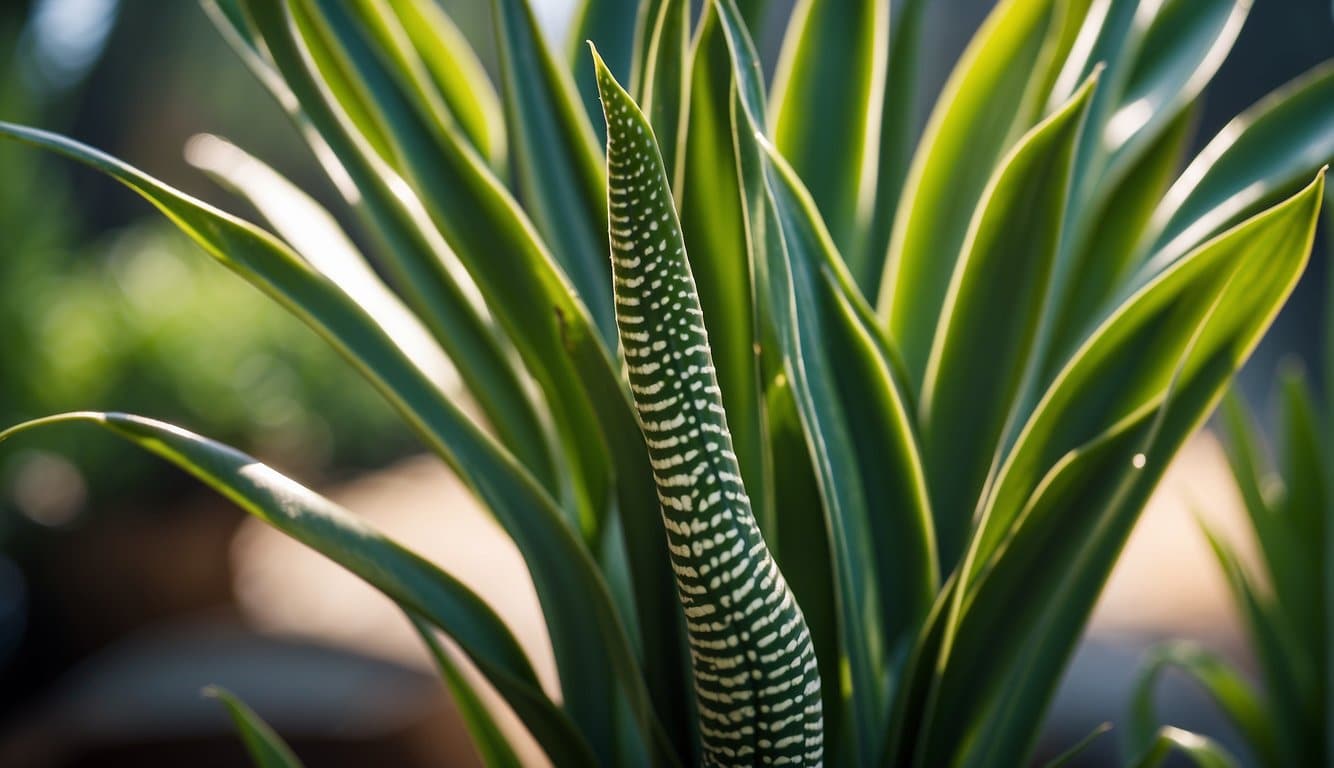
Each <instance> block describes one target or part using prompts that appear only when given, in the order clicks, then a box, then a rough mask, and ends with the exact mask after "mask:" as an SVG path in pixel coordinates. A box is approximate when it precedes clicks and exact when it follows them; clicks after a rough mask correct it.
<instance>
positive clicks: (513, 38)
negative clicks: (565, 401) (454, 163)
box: [491, 0, 634, 348]
mask: <svg viewBox="0 0 1334 768" xmlns="http://www.w3.org/2000/svg"><path fill="white" fill-rule="evenodd" d="M615 5H616V6H618V7H624V6H632V5H633V3H632V2H630V0H616V3H615ZM491 7H492V12H493V16H494V18H495V23H496V34H497V40H498V47H499V51H500V69H501V83H502V85H503V88H502V89H501V90H502V93H503V95H504V99H505V117H506V121H507V123H508V125H509V127H510V133H509V138H510V165H511V167H512V168H513V170H514V175H515V177H516V178H517V179H518V193H519V199H520V200H521V201H522V202H523V206H524V210H525V211H527V213H528V215H529V216H530V217H532V220H533V223H534V224H535V225H536V226H537V230H538V232H540V233H541V234H542V237H543V238H544V239H545V241H546V245H547V247H548V248H550V249H551V252H552V254H553V255H554V256H555V257H556V260H557V261H558V262H559V263H560V265H561V267H562V268H563V269H564V271H565V274H566V275H568V276H569V279H570V282H571V283H573V284H574V287H575V290H576V291H577V292H578V294H579V297H580V298H582V299H583V302H584V305H585V306H586V307H587V308H588V310H589V312H590V313H591V314H592V317H593V320H594V322H595V323H596V325H597V329H598V331H599V333H600V334H601V337H602V340H603V341H604V342H605V343H606V344H607V346H608V347H609V348H614V346H615V339H616V330H615V327H614V322H613V312H612V305H611V271H610V268H609V267H608V266H607V232H606V230H605V229H604V227H603V222H604V221H606V219H607V208H606V204H607V201H606V198H605V194H604V189H605V187H606V179H605V178H604V176H603V168H602V153H601V152H600V151H599V149H598V138H597V134H596V133H594V132H593V125H592V123H591V122H590V121H589V116H588V113H587V112H586V111H585V110H584V109H582V108H581V106H580V104H579V101H578V96H577V95H576V93H575V89H574V82H573V81H572V80H571V78H570V74H569V72H568V71H567V70H566V68H565V67H563V66H560V65H558V64H557V60H556V58H555V56H553V55H552V53H551V51H550V49H549V48H548V47H547V45H546V42H545V40H543V38H542V31H541V28H540V27H538V25H537V20H536V18H534V16H533V9H532V6H531V3H530V0H493V2H492V6H491ZM622 13H624V11H620V10H617V9H614V8H613V9H609V10H605V11H603V10H597V9H595V10H594V16H595V17H596V18H597V19H603V18H610V17H614V16H617V15H620V14H622ZM629 18H630V20H631V21H633V18H634V15H633V10H631V11H630V12H629ZM629 34H630V30H629V29H627V30H626V39H627V40H628V39H629ZM626 55H627V56H628V55H629V52H628V51H627V52H626Z"/></svg>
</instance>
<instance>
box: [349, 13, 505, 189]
mask: <svg viewBox="0 0 1334 768" xmlns="http://www.w3.org/2000/svg"><path fill="white" fill-rule="evenodd" d="M350 8H351V10H352V12H353V13H355V14H356V15H357V18H358V19H359V20H360V21H361V23H362V25H363V27H364V28H365V30H366V32H367V34H368V35H369V36H371V37H372V38H373V39H374V40H375V41H376V42H377V43H378V47H379V50H380V51H381V52H382V54H383V56H384V58H385V60H386V65H387V66H388V68H389V70H390V72H391V73H392V74H393V75H394V76H395V77H396V79H397V81H398V83H399V85H400V87H402V88H403V89H404V90H406V91H409V92H410V93H412V95H413V99H412V102H413V104H414V106H416V107H417V108H418V109H419V110H421V111H422V112H423V113H424V115H423V116H424V117H425V118H426V119H430V120H435V121H438V122H440V123H442V124H444V125H446V126H449V127H450V128H452V127H453V126H454V124H457V130H459V131H461V132H462V133H463V135H465V136H466V137H467V138H468V141H469V142H470V143H471V144H472V146H473V148H474V149H476V150H477V152H478V153H480V154H481V155H482V156H483V157H485V158H486V159H487V161H488V162H489V163H490V165H491V167H492V168H494V169H496V170H497V171H498V172H503V171H504V169H505V167H506V151H507V148H506V139H505V133H506V132H505V123H504V117H503V114H502V112H501V107H500V98H499V97H498V96H497V95H496V92H495V89H494V88H493V87H492V85H491V80H490V79H489V78H488V76H487V74H486V69H485V68H484V67H483V66H482V62H481V61H480V60H479V59H478V58H477V54H476V53H475V52H474V51H473V49H472V46H471V45H469V44H468V41H467V39H466V38H465V37H464V36H463V33H461V32H460V31H459V29H458V27H456V26H454V22H453V21H452V20H451V19H450V18H449V15H448V14H446V13H445V12H444V10H443V9H442V8H440V6H439V5H437V4H436V3H434V2H432V0H391V2H389V3H385V2H383V1H382V0H356V2H354V3H352V4H351V5H350Z"/></svg>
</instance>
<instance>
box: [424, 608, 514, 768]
mask: <svg viewBox="0 0 1334 768" xmlns="http://www.w3.org/2000/svg"><path fill="white" fill-rule="evenodd" d="M408 620H409V621H411V622H412V628H413V629H415V630H417V634H418V635H420V636H421V639H422V642H423V643H425V644H426V648H427V650H429V651H430V652H431V658H432V659H434V660H435V665H436V666H437V667H439V669H440V676H441V677H442V678H444V681H445V687H446V688H447V689H448V690H449V696H450V699H452V700H453V702H454V706H455V707H456V708H457V709H458V711H459V715H460V716H461V717H462V718H463V724H464V726H466V727H467V729H468V736H469V737H470V738H471V739H472V745H473V748H474V749H476V750H477V753H478V756H479V757H481V758H482V764H483V765H485V766H486V768H520V766H521V765H522V763H520V762H519V757H518V755H516V754H514V750H513V749H511V748H510V745H509V742H508V741H506V740H505V734H504V733H502V732H501V730H500V727H499V726H497V725H496V722H495V720H494V719H493V718H492V717H491V713H490V712H489V711H487V708H486V704H485V703H484V702H483V701H482V699H481V697H480V696H478V695H477V691H475V690H474V689H473V686H472V684H471V683H469V682H468V679H467V678H466V677H464V675H463V672H462V671H461V670H460V668H459V665H458V663H457V662H455V661H454V659H452V658H450V656H449V651H447V650H445V648H444V646H442V645H441V644H440V641H439V639H437V638H436V636H435V630H434V629H433V628H432V627H431V625H430V623H429V622H428V621H427V620H425V619H422V618H418V617H417V616H414V615H412V614H411V613H409V614H408Z"/></svg>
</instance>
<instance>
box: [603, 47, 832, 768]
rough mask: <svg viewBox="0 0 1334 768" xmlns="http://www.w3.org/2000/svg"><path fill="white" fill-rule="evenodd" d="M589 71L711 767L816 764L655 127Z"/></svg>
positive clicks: (635, 359)
mask: <svg viewBox="0 0 1334 768" xmlns="http://www.w3.org/2000/svg"><path fill="white" fill-rule="evenodd" d="M594 59H595V60H596V62H597V71H598V88H599V90H600V91H601V93H602V104H603V111H604V113H605V115H606V119H607V137H608V138H607V169H608V170H607V183H608V204H609V205H608V207H609V212H610V231H611V243H612V272H613V276H614V287H615V300H616V321H617V326H618V328H619V330H620V336H621V346H622V348H623V349H624V352H625V357H626V362H627V368H628V370H629V378H630V389H631V392H632V393H633V396H634V401H635V408H636V411H637V413H638V415H639V420H640V426H641V428H642V430H643V433H644V439H645V441H646V442H647V444H648V447H649V456H650V460H651V461H652V463H653V468H654V475H655V478H656V480H657V486H658V498H659V500H660V502H661V505H660V508H661V511H662V515H663V522H664V524H665V526H666V529H667V541H668V547H669V549H670V551H671V556H672V567H673V570H674V571H675V573H676V580H677V585H678V589H679V594H680V598H681V601H682V605H683V607H684V609H685V615H686V628H687V636H688V639H689V643H690V650H691V660H692V662H693V667H694V674H695V692H696V701H697V703H698V706H699V719H700V727H699V731H700V737H701V742H702V746H703V749H704V753H705V762H706V763H708V764H717V765H733V764H734V765H755V764H761V763H765V764H768V763H770V762H771V761H772V762H775V763H777V762H784V763H793V764H801V765H814V764H818V763H820V761H821V758H822V754H823V738H824V735H823V719H822V715H821V707H820V678H819V673H818V671H817V669H816V659H815V650H814V648H813V646H812V645H811V640H810V633H809V631H808V629H807V627H806V621H805V619H804V618H803V616H802V613H801V609H800V608H799V607H798V606H797V603H796V601H795V599H794V598H793V597H792V593H791V591H790V590H789V589H788V587H787V583H786V582H785V581H784V579H783V576H782V574H781V573H780V572H779V571H778V566H777V565H776V564H775V563H774V560H773V558H772V557H771V556H770V553H769V550H768V547H767V546H766V545H765V543H764V540H763V538H762V537H761V536H760V531H759V527H758V526H757V525H756V522H755V517H754V515H753V514H752V513H751V509H750V500H749V498H748V497H747V496H746V491H745V487H744V486H743V484H742V482H741V474H740V469H739V467H738V466H737V460H736V455H735V454H734V453H733V451H732V440H731V435H730V433H729V432H728V428H727V418H726V415H725V413H724V411H723V406H722V399H721V397H720V395H719V390H718V383H717V380H716V377H715V376H714V371H713V361H712V356H711V354H710V352H709V342H708V336H707V333H706V331H705V328H704V323H703V321H702V313H701V311H700V308H699V298H698V296H697V295H696V292H695V284H694V278H693V277H692V276H691V271H690V264H689V262H688V261H687V259H686V251H685V243H684V241H683V239H682V237H681V230H680V224H679V222H678V221H677V217H676V211H675V209H674V207H673V205H672V198H671V192H670V190H669V189H668V184H667V176H666V172H665V171H664V169H663V165H662V160H661V157H660V155H659V153H658V150H657V147H656V140H655V138H654V135H653V129H652V128H651V127H650V125H649V122H648V120H647V118H646V117H645V116H644V114H643V113H642V112H641V111H640V110H639V108H638V107H637V106H636V105H635V104H634V101H633V100H632V99H631V98H630V96H629V95H628V94H627V93H626V92H625V91H624V90H623V89H622V88H621V87H620V86H619V85H618V84H617V83H616V81H615V80H614V79H613V78H612V75H611V73H610V71H608V70H607V68H606V65H604V64H603V63H602V60H601V59H600V58H598V57H597V55H596V51H595V52H594ZM640 511H641V512H643V513H647V510H640Z"/></svg>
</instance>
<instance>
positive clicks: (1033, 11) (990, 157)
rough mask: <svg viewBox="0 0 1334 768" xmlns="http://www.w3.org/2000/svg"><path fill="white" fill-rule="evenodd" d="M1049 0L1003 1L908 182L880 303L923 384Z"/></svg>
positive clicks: (960, 69)
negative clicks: (938, 321)
mask: <svg viewBox="0 0 1334 768" xmlns="http://www.w3.org/2000/svg"><path fill="white" fill-rule="evenodd" d="M1052 5H1053V3H1052V2H1051V0H1031V1H1030V0H1024V1H1018V0H1005V1H1004V2H1002V3H1000V4H999V5H997V7H996V9H995V10H993V11H992V12H991V15H990V16H989V17H988V18H987V20H986V22H985V23H984V24H983V26H982V28H981V29H980V30H979V31H978V33H977V35H976V37H974V38H973V42H972V43H970V44H969V46H968V49H967V50H966V51H965V52H964V55H963V57H962V58H960V60H959V63H958V65H957V66H956V67H955V69H954V72H953V74H951V75H950V78H949V81H948V82H947V83H946V84H945V87H944V90H943V91H942V92H941V95H940V99H939V100H938V101H937V102H936V107H935V109H934V111H933V112H932V114H931V118H930V120H929V121H928V123H927V127H926V129H925V132H924V133H923V135H922V139H921V142H920V143H919V144H918V148H917V152H916V155H915V156H914V157H913V162H912V165H911V167H910V169H909V171H908V178H907V181H906V183H905V184H904V191H903V197H902V202H901V204H900V206H899V210H898V212H897V213H896V218H895V223H894V235H893V238H892V239H891V241H890V246H889V256H888V260H887V262H886V264H885V273H884V277H883V278H882V281H881V287H880V300H879V306H878V310H879V312H880V315H881V317H882V318H884V319H885V321H886V323H887V324H888V328H889V334H890V337H891V338H893V339H894V340H895V342H896V343H897V345H898V348H899V351H900V352H901V353H902V355H903V359H904V362H905V364H906V365H907V367H908V373H909V375H910V376H911V377H912V378H911V380H910V381H909V385H910V387H911V389H912V391H913V392H917V391H920V388H921V381H922V377H923V375H924V374H925V371H926V363H927V357H928V356H929V354H930V352H931V343H932V340H933V339H934V337H935V334H936V327H935V324H934V323H933V322H929V321H923V318H937V317H939V316H940V308H941V306H942V305H943V304H944V301H945V294H946V293H947V291H948V290H949V283H950V277H951V275H952V274H953V273H954V265H955V263H956V262H957V260H958V257H959V253H960V251H961V249H962V247H963V243H964V239H965V237H966V235H967V232H968V225H969V221H970V219H971V217H972V212H973V209H974V208H975V206H976V203H977V201H978V200H979V199H980V198H981V196H982V192H983V190H984V189H985V187H986V184H987V181H988V180H989V179H990V178H991V174H992V169H994V168H995V166H996V163H997V161H998V160H1000V158H1001V157H1002V156H1003V155H1004V153H1005V151H1006V149H1008V147H1009V144H1010V142H1012V141H1013V140H1014V139H1015V138H1017V136H1018V133H1017V132H1016V131H1023V130H1026V129H1027V128H1028V126H1027V125H1022V126H1019V125H1016V122H1017V121H1018V119H1019V118H1018V116H1019V115H1020V114H1021V113H1023V112H1024V111H1025V109H1024V105H1025V103H1026V101H1027V100H1028V99H1030V98H1031V94H1030V93H1029V87H1028V85H1029V82H1030V81H1031V80H1032V79H1033V71H1034V69H1035V68H1037V66H1038V61H1039V59H1040V58H1041V54H1042V51H1043V45H1044V43H1045V41H1046V39H1047V33H1048V28H1049V27H1050V26H1051V21H1052V16H1053V9H1052Z"/></svg>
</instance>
